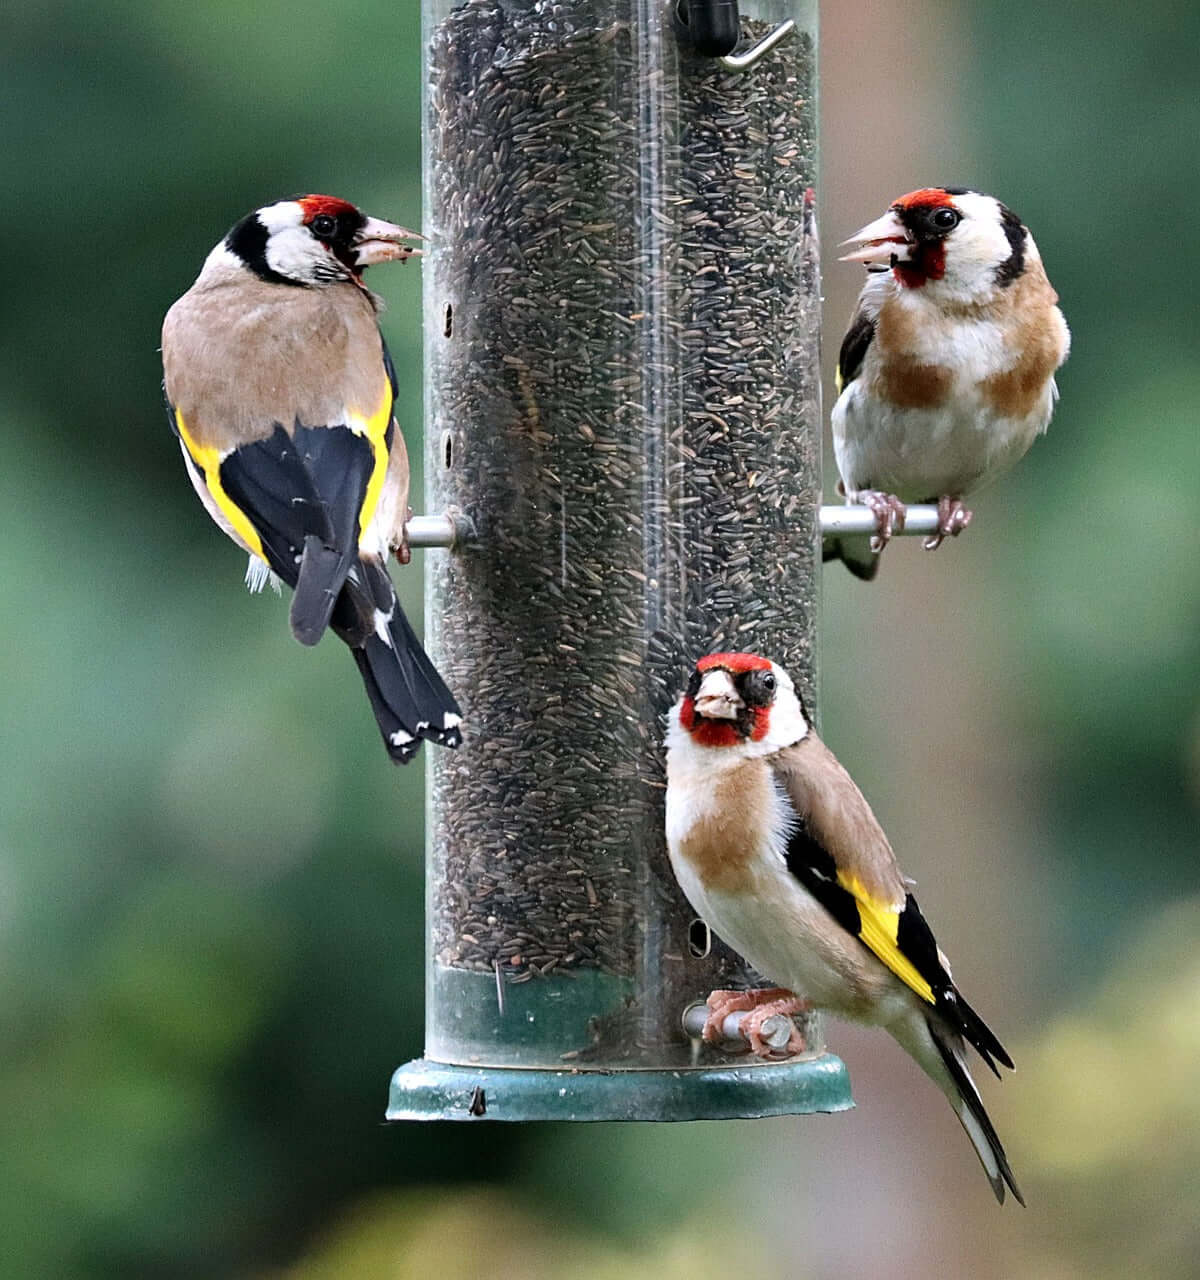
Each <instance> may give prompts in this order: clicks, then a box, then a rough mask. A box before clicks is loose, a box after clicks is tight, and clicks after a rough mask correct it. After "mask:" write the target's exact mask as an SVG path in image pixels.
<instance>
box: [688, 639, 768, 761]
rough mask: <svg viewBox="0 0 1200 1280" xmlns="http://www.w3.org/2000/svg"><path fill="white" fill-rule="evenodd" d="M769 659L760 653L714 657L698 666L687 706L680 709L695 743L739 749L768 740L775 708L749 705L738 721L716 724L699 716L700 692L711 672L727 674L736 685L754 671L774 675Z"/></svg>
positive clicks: (713, 654) (707, 658) (719, 721)
mask: <svg viewBox="0 0 1200 1280" xmlns="http://www.w3.org/2000/svg"><path fill="white" fill-rule="evenodd" d="M770 670H771V662H770V659H768V658H762V657H759V655H758V654H756V653H710V654H709V655H708V656H707V657H705V658H701V659H700V661H699V662H697V663H696V670H695V672H694V673H693V675H692V683H691V684H689V686H688V689H687V692H686V693H685V694H684V696H683V704H682V706H681V707H680V708H679V723H680V724H681V725H682V726H683V728H684V729H685V730H686V731H687V732H688V733H689V734H691V736H692V740H693V741H694V742H696V743H697V744H698V745H699V746H702V747H735V746H737V744H738V743H739V742H744V741H746V739H749V740H750V741H751V742H760V741H761V740H762V739H763V738H765V737H766V736H767V731H768V729H769V728H770V724H771V708H770V706H769V705H766V706H755V705H750V704H749V703H748V704H747V705H746V707H745V708H744V710H743V712H742V714H741V715H739V716H738V718H737V719H736V720H725V719H719V720H713V719H709V718H707V717H706V716H702V715H698V714H697V712H696V702H695V698H696V691H697V690H698V689H699V686H700V681H701V679H703V677H704V676H705V675H706V674H707V673H708V672H709V671H727V672H728V673H729V674H730V675H731V676H732V677H733V680H734V683H735V684H736V683H737V682H738V677H739V676H745V675H746V674H747V673H748V672H751V671H770Z"/></svg>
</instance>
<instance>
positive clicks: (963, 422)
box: [825, 187, 1071, 579]
mask: <svg viewBox="0 0 1200 1280" xmlns="http://www.w3.org/2000/svg"><path fill="white" fill-rule="evenodd" d="M846 245H852V246H855V247H854V248H853V249H852V250H851V252H849V253H847V254H846V255H845V256H844V257H842V258H841V259H840V261H842V262H862V263H865V264H866V266H867V269H868V276H867V280H866V283H865V284H864V285H863V288H862V292H861V293H860V294H859V297H858V303H857V305H856V307H855V310H854V314H853V318H852V319H851V321H850V325H849V328H848V329H847V330H846V334H845V337H844V338H843V339H842V345H841V349H840V352H839V355H838V365H837V393H838V394H837V400H836V401H835V403H834V406H833V412H832V426H833V447H834V454H835V457H836V459H837V467H838V472H839V474H840V477H841V480H840V483H839V486H838V488H839V490H840V492H841V493H842V494H843V495H844V497H845V499H846V501H847V502H848V503H853V502H859V503H863V504H865V505H866V506H868V507H870V509H871V511H872V512H873V513H874V515H875V523H876V531H875V534H874V535H873V537H872V538H871V541H870V545H869V551H870V554H869V555H866V554H864V551H865V549H864V548H863V547H862V544H861V541H860V542H859V544H858V547H857V548H855V547H853V545H852V544H848V543H846V542H845V541H840V540H834V542H833V543H832V544H831V545H830V546H829V547H827V548H826V555H825V558H826V559H831V558H839V557H840V558H841V559H843V560H845V562H846V564H847V566H848V567H849V568H850V569H851V571H852V572H854V573H855V574H856V575H857V576H859V577H863V578H867V579H870V578H873V577H874V576H875V573H876V571H877V570H878V567H879V553H880V552H882V550H883V548H884V547H885V546H886V545H887V543H888V541H889V539H890V538H891V537H892V534H893V533H895V532H898V531H900V530H902V529H903V527H904V519H905V514H906V504H909V503H914V502H921V503H924V502H930V503H934V502H935V503H937V507H938V526H937V532H936V533H935V534H933V535H932V536H931V537H930V538H928V539H927V540H926V541H925V547H926V548H927V549H928V550H934V549H936V548H937V547H938V546H940V545H941V543H942V542H943V541H945V539H946V538H948V537H955V536H957V535H958V534H960V533H961V532H962V531H963V530H964V529H965V528H966V527H967V525H968V524H969V523H970V521H971V516H972V513H971V511H969V510H968V509H967V508H966V507H965V506H964V505H963V499H964V498H966V497H967V496H968V495H970V494H972V493H975V492H976V491H977V490H979V489H982V488H983V487H984V486H985V485H987V484H990V483H991V482H992V481H993V480H995V479H996V478H997V477H998V476H1000V475H1002V474H1003V473H1004V472H1005V471H1007V470H1008V469H1009V468H1010V467H1012V466H1013V465H1014V464H1015V463H1016V462H1018V461H1019V460H1020V459H1021V458H1022V457H1023V456H1024V455H1025V453H1026V452H1027V451H1028V449H1029V447H1030V446H1031V445H1032V444H1033V442H1034V440H1035V439H1036V438H1037V436H1039V435H1040V434H1041V433H1043V432H1044V431H1045V430H1046V428H1047V427H1048V426H1049V423H1050V417H1051V414H1052V413H1053V411H1054V405H1055V402H1056V400H1057V399H1058V388H1057V386H1056V384H1055V381H1054V374H1055V371H1056V370H1057V369H1058V368H1059V367H1060V366H1061V365H1062V363H1063V361H1064V360H1066V358H1067V353H1068V351H1069V350H1070V344H1071V337H1070V332H1069V330H1068V328H1067V322H1066V320H1065V319H1064V318H1063V314H1062V311H1061V310H1060V309H1059V307H1058V294H1057V293H1055V291H1054V289H1053V288H1052V286H1051V284H1050V281H1049V280H1048V279H1047V277H1046V271H1045V268H1044V267H1043V265H1042V259H1041V255H1040V254H1039V252H1038V248H1037V245H1036V244H1035V243H1034V240H1033V237H1032V236H1031V235H1030V234H1029V229H1028V228H1027V227H1026V226H1025V224H1024V223H1023V222H1022V221H1021V219H1020V218H1019V217H1018V216H1017V215H1016V214H1015V213H1013V212H1012V210H1011V209H1009V208H1007V207H1006V206H1005V205H1003V204H1001V203H1000V201H999V200H997V199H996V198H995V197H994V196H989V195H984V194H983V193H981V192H978V191H971V190H968V189H967V188H965V187H923V188H921V189H920V190H918V191H910V192H909V193H908V194H907V195H904V196H901V197H900V198H899V199H898V200H895V201H893V203H892V204H891V206H890V207H889V209H888V211H887V212H886V213H885V214H883V216H882V217H880V218H877V219H876V220H875V221H874V222H870V223H868V224H867V225H866V226H865V227H863V228H862V230H861V231H858V232H856V233H855V234H854V235H853V236H851V237H850V238H849V240H847V241H845V242H844V244H843V246H842V247H845V246H846ZM846 552H849V554H845V553H846Z"/></svg>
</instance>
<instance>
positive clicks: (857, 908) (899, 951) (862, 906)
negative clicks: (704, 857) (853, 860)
mask: <svg viewBox="0 0 1200 1280" xmlns="http://www.w3.org/2000/svg"><path fill="white" fill-rule="evenodd" d="M787 866H788V870H789V871H790V872H791V873H792V875H794V876H795V877H796V879H797V880H799V881H800V883H801V884H802V885H803V886H804V888H805V889H807V890H808V892H809V893H810V894H811V895H812V896H813V897H814V898H815V899H816V900H817V901H818V902H819V903H820V904H821V905H822V906H823V907H824V908H825V910H826V911H828V912H829V914H830V915H831V916H833V918H834V919H835V920H836V921H837V922H838V924H840V925H841V926H842V928H843V929H845V930H846V932H847V933H851V934H853V935H854V936H855V937H856V938H857V939H858V940H859V942H861V943H862V944H863V946H864V947H866V948H867V949H868V950H869V951H870V952H872V954H874V955H875V956H876V957H877V958H878V959H879V960H881V961H882V962H883V963H884V964H885V965H887V967H888V968H889V969H890V970H891V971H892V972H893V973H894V974H895V975H896V977H898V978H899V979H900V981H901V982H903V983H904V984H905V985H906V986H908V987H910V988H911V989H912V990H913V991H915V992H916V994H917V995H918V996H920V997H921V999H922V1000H924V1001H925V1002H926V1003H927V1004H929V1005H930V1006H932V1009H933V1010H935V1011H936V1012H937V1013H938V1014H940V1015H941V1017H942V1018H943V1020H944V1021H945V1023H946V1025H947V1026H948V1027H950V1028H951V1029H952V1030H954V1031H955V1032H957V1033H958V1034H959V1035H961V1036H963V1037H964V1038H965V1039H966V1040H968V1041H969V1042H970V1043H971V1044H973V1045H974V1046H975V1048H976V1049H977V1050H978V1051H979V1054H980V1056H981V1057H982V1058H983V1060H984V1062H986V1063H987V1065H988V1066H989V1067H991V1069H992V1070H993V1071H996V1065H995V1062H993V1058H994V1059H996V1060H997V1061H999V1062H1002V1063H1004V1065H1005V1066H1006V1067H1011V1066H1012V1059H1011V1058H1010V1057H1009V1056H1008V1054H1007V1052H1006V1051H1005V1049H1004V1046H1003V1045H1002V1044H1001V1043H1000V1041H999V1040H997V1039H996V1037H995V1036H994V1035H993V1034H992V1032H991V1031H990V1030H989V1029H988V1027H987V1026H986V1024H985V1023H984V1021H983V1019H982V1018H980V1017H979V1015H978V1014H977V1013H976V1012H975V1011H974V1009H972V1008H971V1006H970V1005H969V1004H967V1002H966V1001H965V1000H964V999H963V998H962V996H961V995H959V993H958V989H957V988H956V987H955V985H954V982H953V980H952V979H951V977H950V974H949V973H948V972H947V970H946V967H945V965H944V964H943V963H942V957H941V954H940V952H939V951H938V945H937V942H936V941H935V940H934V936H933V931H932V930H931V929H930V928H929V925H928V924H926V922H925V917H924V916H923V915H922V914H921V909H920V907H918V906H917V900H916V899H915V898H914V897H913V896H912V894H911V893H909V894H906V895H905V900H904V905H903V907H902V908H901V909H900V910H899V911H896V910H895V908H894V906H892V905H891V904H889V903H886V902H879V901H878V900H877V899H875V898H873V897H872V896H871V895H870V894H869V893H867V891H866V890H865V889H864V888H863V886H862V884H860V883H859V882H858V880H856V879H855V878H854V877H853V876H851V875H849V874H848V873H847V872H845V871H842V870H839V868H838V866H837V864H836V863H835V862H834V860H833V857H832V855H831V854H830V853H829V852H828V850H827V849H826V848H825V846H824V845H823V844H821V843H820V842H819V841H818V840H817V839H816V838H815V837H814V836H813V834H812V832H811V831H810V830H809V828H808V827H807V826H806V825H805V824H804V823H803V822H801V823H800V825H799V826H798V827H797V829H796V831H795V833H794V834H793V836H792V838H791V839H790V840H789V841H788V847H787ZM996 1074H999V1073H998V1072H997V1073H996Z"/></svg>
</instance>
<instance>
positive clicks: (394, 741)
mask: <svg viewBox="0 0 1200 1280" xmlns="http://www.w3.org/2000/svg"><path fill="white" fill-rule="evenodd" d="M357 578H358V581H356V582H354V583H351V582H347V590H346V591H344V592H343V597H347V596H350V595H351V594H354V595H355V596H357V597H359V598H357V599H355V600H353V601H349V600H346V601H344V602H343V603H339V606H338V611H337V613H336V614H335V619H334V620H335V624H340V623H342V622H349V621H350V620H351V619H357V618H362V617H363V615H364V614H365V613H366V612H367V609H366V608H365V599H366V598H368V597H369V599H370V601H371V602H372V604H373V605H374V608H375V609H377V610H378V613H377V614H376V615H375V616H376V618H377V619H378V624H377V625H374V626H372V628H371V630H370V633H369V634H365V635H364V634H362V633H361V632H359V631H358V630H357V628H351V627H342V626H341V625H338V627H337V629H338V634H339V635H341V636H342V638H343V639H344V640H345V641H346V642H347V643H348V644H349V645H350V647H351V651H352V652H353V654H354V660H355V662H356V663H358V669H359V672H360V674H361V675H362V678H363V684H364V685H365V686H366V690H367V697H368V698H369V699H370V702H371V709H372V710H373V711H374V712H375V719H376V721H377V722H378V724H379V730H380V732H381V733H382V734H383V741H384V744H385V746H386V747H387V750H388V754H389V755H390V756H391V757H392V759H393V760H395V761H397V762H398V763H400V764H404V763H406V762H407V761H409V760H411V759H412V758H413V756H414V755H416V753H417V751H418V750H419V749H420V746H421V743H422V741H429V742H434V743H436V744H437V745H438V746H442V747H457V746H458V745H459V744H460V743H461V742H462V732H461V730H460V729H459V727H458V726H459V723H460V720H461V715H462V713H461V711H460V710H459V706H458V703H457V702H456V701H455V699H454V695H453V694H452V693H451V692H450V690H449V689H447V688H446V684H445V682H444V681H443V680H442V677H441V676H440V675H439V674H438V670H437V668H436V667H435V666H434V665H433V663H432V662H431V661H430V659H429V655H428V654H427V653H426V652H425V650H424V649H423V648H422V646H421V642H420V640H418V639H417V636H416V633H415V632H414V631H413V629H412V627H411V626H410V625H409V621H408V619H407V618H406V617H405V616H404V610H403V609H402V608H401V607H400V602H399V600H397V599H396V594H395V591H394V590H393V589H392V584H391V579H390V578H389V577H388V574H387V570H386V569H385V568H384V567H383V565H382V564H380V563H379V562H378V561H373V560H366V559H364V560H360V561H359V565H358V574H357ZM352 587H353V591H352V590H351V588H352ZM381 631H382V632H386V638H385V636H384V634H382V633H381Z"/></svg>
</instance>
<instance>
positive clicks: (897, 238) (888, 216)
mask: <svg viewBox="0 0 1200 1280" xmlns="http://www.w3.org/2000/svg"><path fill="white" fill-rule="evenodd" d="M911 243H912V241H911V240H910V239H909V235H908V232H907V231H906V230H905V227H904V223H902V222H901V221H900V219H899V218H898V217H897V216H896V215H895V214H894V213H893V212H892V211H891V209H889V210H888V211H887V213H885V214H884V215H883V217H882V218H876V219H875V221H874V222H868V223H867V225H866V226H865V227H863V229H862V230H861V231H856V232H855V233H854V235H852V236H851V237H850V239H849V240H843V241H842V243H841V244H840V245H839V246H838V247H839V248H844V247H845V246H846V245H848V244H857V245H861V246H862V247H861V248H859V249H855V250H854V252H853V253H847V254H846V255H845V256H843V257H841V258H839V259H838V261H839V262H865V263H867V264H868V265H872V264H875V263H880V262H881V263H884V264H890V263H891V261H892V257H893V255H895V256H896V257H899V258H904V257H906V256H907V255H906V254H905V253H904V252H903V251H904V249H906V248H907V247H908V246H909V245H910V244H911Z"/></svg>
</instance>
